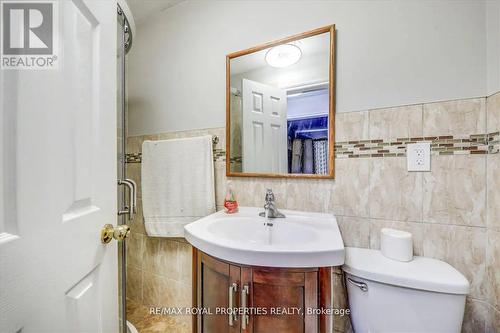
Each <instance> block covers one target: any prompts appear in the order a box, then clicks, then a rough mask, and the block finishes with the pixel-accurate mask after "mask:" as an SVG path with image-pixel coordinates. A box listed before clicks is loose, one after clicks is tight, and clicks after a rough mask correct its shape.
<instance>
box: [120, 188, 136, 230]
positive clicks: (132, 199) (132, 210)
mask: <svg viewBox="0 0 500 333" xmlns="http://www.w3.org/2000/svg"><path fill="white" fill-rule="evenodd" d="M118 185H125V186H127V187H128V191H129V203H130V207H127V206H125V207H124V208H123V210H120V211H118V215H124V214H128V215H129V219H130V220H131V221H132V220H133V219H134V216H135V214H136V213H137V184H136V183H135V182H134V181H133V180H132V179H118Z"/></svg>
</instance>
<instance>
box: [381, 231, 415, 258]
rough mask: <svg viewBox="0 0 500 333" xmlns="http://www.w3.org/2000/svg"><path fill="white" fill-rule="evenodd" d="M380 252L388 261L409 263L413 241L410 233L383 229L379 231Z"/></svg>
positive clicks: (411, 256)
mask: <svg viewBox="0 0 500 333" xmlns="http://www.w3.org/2000/svg"><path fill="white" fill-rule="evenodd" d="M380 251H381V252H382V254H383V255H384V256H386V257H387V258H389V259H393V260H398V261H411V260H412V259H413V239H412V235H411V233H409V232H406V231H402V230H396V229H390V228H383V229H382V230H381V231H380Z"/></svg>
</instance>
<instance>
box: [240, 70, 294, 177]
mask: <svg viewBox="0 0 500 333" xmlns="http://www.w3.org/2000/svg"><path fill="white" fill-rule="evenodd" d="M242 86H243V96H242V98H243V141H242V146H243V151H242V155H243V156H242V157H243V172H258V173H286V172H287V171H288V145H287V142H288V140H287V118H286V92H285V91H284V90H281V89H279V88H276V87H272V86H269V85H266V84H262V83H259V82H255V81H251V80H247V79H243V85H242Z"/></svg>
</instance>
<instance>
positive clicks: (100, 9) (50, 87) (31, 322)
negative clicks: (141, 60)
mask: <svg viewBox="0 0 500 333" xmlns="http://www.w3.org/2000/svg"><path fill="white" fill-rule="evenodd" d="M32 2H33V1H32ZM55 6H56V7H57V8H58V12H59V15H58V20H59V29H58V32H59V33H58V34H57V33H56V36H59V44H60V50H61V51H60V53H59V61H60V62H59V69H57V70H2V71H1V72H0V75H1V76H2V82H3V84H2V85H3V92H2V93H3V96H2V101H1V107H2V110H1V114H0V119H1V121H0V126H2V128H1V130H0V139H1V140H0V163H2V164H1V169H0V171H1V172H0V175H2V177H1V178H0V332H2V333H16V332H22V333H28V332H37V333H39V332H50V333H57V332H92V333H95V332H113V333H115V332H118V327H119V324H118V269H117V256H118V254H117V243H116V241H113V242H111V243H110V244H108V245H102V244H101V241H100V231H101V227H102V226H103V225H104V224H106V223H111V224H116V220H117V218H116V199H117V198H116V186H117V185H116V163H117V162H116V1H109V0H92V1H86V0H60V1H56V2H55ZM55 18H56V19H57V17H55Z"/></svg>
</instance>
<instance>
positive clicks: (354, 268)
mask: <svg viewBox="0 0 500 333" xmlns="http://www.w3.org/2000/svg"><path fill="white" fill-rule="evenodd" d="M345 253H346V258H345V263H344V266H342V269H343V270H344V271H345V272H347V273H349V274H351V275H353V276H357V277H360V278H363V279H367V280H372V281H377V282H381V283H386V284H392V285H395V286H400V287H407V288H413V289H420V290H427V291H435V292H442V293H448V294H460V295H466V294H468V293H469V281H467V279H466V278H465V277H464V276H463V275H462V274H461V273H460V272H459V271H457V270H456V269H455V268H453V267H452V266H451V265H449V264H447V263H445V262H444V261H441V260H437V259H432V258H425V257H417V256H415V257H413V260H412V261H409V262H401V261H396V260H392V259H389V258H386V257H385V256H383V255H382V253H381V252H380V251H378V250H371V249H361V248H355V247H346V248H345Z"/></svg>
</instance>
